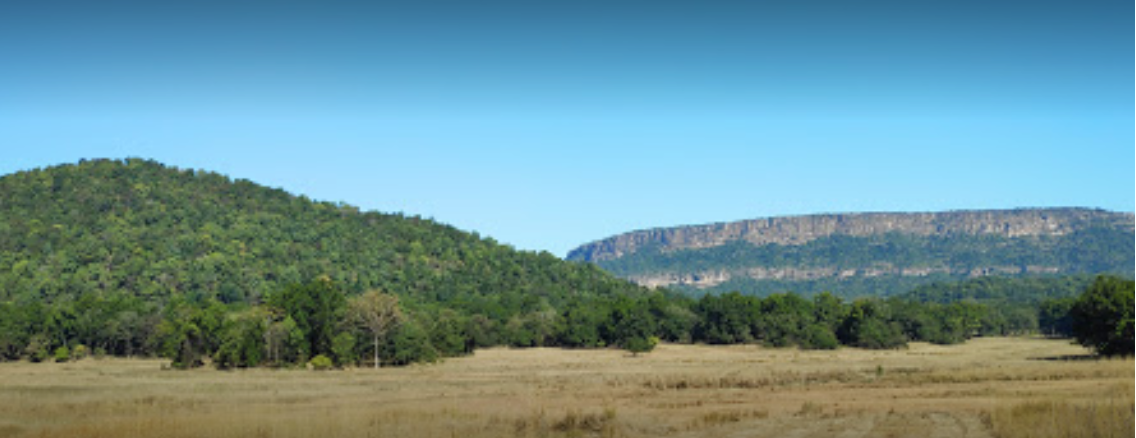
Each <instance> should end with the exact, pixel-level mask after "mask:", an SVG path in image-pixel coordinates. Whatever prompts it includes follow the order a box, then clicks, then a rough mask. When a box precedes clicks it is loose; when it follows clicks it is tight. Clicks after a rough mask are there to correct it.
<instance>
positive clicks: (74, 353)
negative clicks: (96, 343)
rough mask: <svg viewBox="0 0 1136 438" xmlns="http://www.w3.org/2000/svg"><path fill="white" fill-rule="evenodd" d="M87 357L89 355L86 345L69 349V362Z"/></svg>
mask: <svg viewBox="0 0 1136 438" xmlns="http://www.w3.org/2000/svg"><path fill="white" fill-rule="evenodd" d="M89 355H90V353H89V351H88V349H87V346H86V345H83V344H79V345H76V346H75V348H73V349H71V360H83V359H86V358H87V356H89Z"/></svg>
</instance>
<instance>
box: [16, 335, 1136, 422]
mask: <svg viewBox="0 0 1136 438" xmlns="http://www.w3.org/2000/svg"><path fill="white" fill-rule="evenodd" d="M166 363H167V362H166V361H161V360H142V359H85V360H83V361H79V362H70V363H44V364H31V363H26V362H17V363H3V364H0V437H107V438H110V437H115V438H132V437H175V438H178V437H462V438H477V437H588V436H597V437H649V436H673V437H704V436H707V437H830V436H831V437H845V438H855V437H920V438H935V437H1007V438H1009V437H1071V436H1095V437H1121V436H1127V437H1131V436H1133V430H1134V429H1133V425H1134V420H1133V409H1134V403H1133V389H1134V377H1133V376H1134V371H1133V370H1134V366H1133V361H1132V359H1112V360H1097V359H1093V358H1089V357H1088V352H1087V351H1086V350H1084V349H1083V348H1081V347H1078V346H1075V345H1071V344H1069V342H1067V341H1061V340H1048V339H1036V338H979V339H974V340H971V341H969V342H967V343H966V344H964V345H954V346H937V345H930V344H922V343H913V344H911V346H910V348H908V349H903V350H885V351H870V350H860V349H853V348H843V349H839V350H834V351H800V350H796V349H771V348H763V347H759V346H698V345H667V344H664V345H660V346H659V347H658V348H657V349H656V350H655V351H654V352H651V353H649V354H644V355H640V356H638V357H632V356H631V355H629V354H627V353H626V352H623V351H618V350H561V349H540V348H537V349H521V350H511V349H490V350H479V351H477V352H476V354H474V355H472V356H469V357H462V358H452V359H448V360H446V361H445V362H443V363H439V364H432V365H414V366H409V367H404V368H384V369H381V370H373V369H365V368H364V369H349V370H337V371H309V370H271V369H249V370H236V371H217V370H213V369H211V368H204V369H196V370H191V371H173V370H165V369H163V365H164V364H166Z"/></svg>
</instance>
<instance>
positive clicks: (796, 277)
mask: <svg viewBox="0 0 1136 438" xmlns="http://www.w3.org/2000/svg"><path fill="white" fill-rule="evenodd" d="M1133 222H1134V221H1133V214H1132V213H1114V212H1108V211H1103V210H1092V209H1083V208H1052V209H1017V210H976V211H952V212H945V213H851V214H825V215H813V216H795V217H777V218H767V219H756V220H749V221H741V222H733V223H722V224H711V225H701V226H688V227H677V228H666V229H655V230H646V231H637V232H631V233H627V234H622V235H618V236H615V237H611V238H608V239H604V240H601V241H597V242H593V243H590V244H587V245H584V246H581V247H580V248H577V249H576V250H574V251H572V252H571V253H569V256H568V258H569V259H570V260H581V261H590V262H594V263H596V264H598V265H599V266H601V267H603V268H605V269H607V270H609V271H611V272H613V273H615V274H616V275H619V276H620V277H623V278H628V279H631V280H634V281H636V282H638V283H640V284H645V285H650V286H670V287H676V288H681V289H686V290H688V291H692V292H699V293H701V292H713V291H730V290H739V291H742V292H745V293H752V294H757V295H767V294H769V293H773V292H781V291H785V290H793V291H797V292H801V293H805V294H811V293H815V292H820V291H825V290H828V291H833V292H837V293H839V294H841V295H843V296H859V295H891V294H896V293H902V292H906V291H908V290H911V289H912V288H914V287H916V286H919V285H922V284H930V283H933V282H954V281H959V280H965V279H970V278H977V277H982V276H988V275H997V276H1009V277H1031V276H1049V275H1066V274H1097V273H1113V274H1119V275H1122V276H1126V277H1131V276H1132V275H1133V266H1134V265H1136V259H1134V248H1133Z"/></svg>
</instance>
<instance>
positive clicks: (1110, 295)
mask: <svg viewBox="0 0 1136 438" xmlns="http://www.w3.org/2000/svg"><path fill="white" fill-rule="evenodd" d="M1134 301H1136V283H1134V282H1133V281H1131V280H1124V279H1121V278H1117V277H1108V276H1101V277H1098V278H1097V279H1096V281H1094V282H1093V284H1092V285H1091V286H1089V287H1088V288H1087V289H1085V291H1084V293H1082V294H1081V296H1080V297H1079V298H1077V301H1076V302H1075V303H1073V306H1072V308H1071V309H1070V310H1069V314H1070V316H1071V318H1072V329H1073V334H1074V335H1075V336H1076V338H1077V342H1079V343H1081V345H1084V346H1086V347H1089V348H1092V349H1093V350H1095V351H1096V352H1097V353H1098V354H1101V355H1104V356H1131V355H1132V353H1133V342H1134V340H1133V322H1132V320H1133V303H1134Z"/></svg>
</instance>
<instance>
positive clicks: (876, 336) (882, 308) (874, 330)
mask: <svg viewBox="0 0 1136 438" xmlns="http://www.w3.org/2000/svg"><path fill="white" fill-rule="evenodd" d="M892 317H893V315H892V313H891V309H890V308H889V306H888V304H887V303H885V302H883V301H880V300H876V299H859V300H856V301H855V302H853V303H852V307H851V309H850V310H849V312H848V318H847V319H845V320H844V323H843V324H842V325H841V327H840V330H839V332H838V333H837V336H838V337H839V338H840V342H841V343H843V344H845V345H851V346H855V347H860V348H870V349H890V348H900V347H904V346H906V345H907V337H906V336H905V335H904V333H903V329H902V327H901V326H900V324H899V323H898V322H897V321H895V320H894V319H893V318H892Z"/></svg>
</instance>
